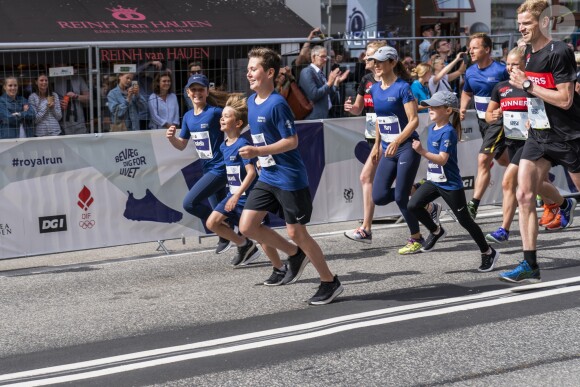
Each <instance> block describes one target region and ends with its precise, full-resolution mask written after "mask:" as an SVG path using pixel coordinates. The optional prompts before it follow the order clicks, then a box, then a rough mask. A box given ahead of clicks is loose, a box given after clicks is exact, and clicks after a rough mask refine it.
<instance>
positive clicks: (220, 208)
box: [213, 193, 246, 226]
mask: <svg viewBox="0 0 580 387" xmlns="http://www.w3.org/2000/svg"><path fill="white" fill-rule="evenodd" d="M231 197H232V195H231V194H229V193H228V196H226V197H225V199H224V200H222V201H221V202H219V203H218V205H217V206H215V208H214V209H213V210H214V211H217V212H219V213H220V214H222V215H224V216H226V217H227V218H228V219H229V220H231V221H232V223H233V224H234V225H236V226H239V224H240V217H241V216H242V211H243V210H244V205H245V204H246V198H245V197H242V198H240V200H238V204H236V208H234V210H233V211H226V203H227V202H228V200H229V199H230V198H231Z"/></svg>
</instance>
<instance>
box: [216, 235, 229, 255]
mask: <svg viewBox="0 0 580 387" xmlns="http://www.w3.org/2000/svg"><path fill="white" fill-rule="evenodd" d="M230 247H232V242H231V241H228V240H227V239H225V238H222V237H220V239H219V240H218V243H217V245H216V247H215V253H216V254H223V253H225V252H226V251H228V250H229V249H230Z"/></svg>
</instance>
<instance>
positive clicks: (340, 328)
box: [0, 277, 580, 386]
mask: <svg viewBox="0 0 580 387" xmlns="http://www.w3.org/2000/svg"><path fill="white" fill-rule="evenodd" d="M577 282H580V277H572V278H566V279H561V280H556V281H550V282H543V283H539V284H534V285H526V286H520V287H516V288H513V287H510V288H506V289H500V290H495V291H491V292H485V293H480V294H474V295H469V296H462V297H454V298H449V299H443V300H437V301H428V302H423V303H418V304H411V305H404V306H398V307H393V308H386V309H379V310H374V311H368V312H363V313H356V314H351V315H346V316H340V317H334V318H330V319H325V320H321V321H314V322H310V323H305V324H299V325H294V326H288V327H283V328H276V329H269V330H265V331H260V332H252V333H247V334H242V335H236V336H230V337H224V338H220V339H214V340H207V341H202V342H198V343H192V344H186V345H179V346H173V347H166V348H159V349H154V350H149V351H142V352H136V353H129V354H126V355H119V356H113V357H107V358H102V359H95V360H90V361H84V362H79V363H71V364H64V365H60V366H54V367H47V368H41V369H36V370H29V371H22V372H16V373H12V374H5V375H0V382H2V383H9V382H11V381H12V382H14V383H15V384H11V385H13V386H40V385H48V384H55V383H66V382H72V381H75V380H83V379H89V378H96V377H100V376H105V375H112V374H116V373H121V372H127V371H133V370H138V369H143V368H149V367H155V366H159V365H163V364H170V363H176V362H181V361H186V360H192V359H199V358H204V357H210V356H217V355H223V354H228V353H233V352H239V351H244V350H249V349H256V348H263V347H268V346H273V345H279V344H287V343H292V342H297V341H301V340H308V339H313V338H317V337H322V336H327V335H332V334H336V333H340V332H345V331H349V330H354V329H360V328H367V327H372V326H378V325H384V324H390V323H395V322H400V321H406V320H412V319H418V318H425V317H432V316H439V315H443V314H448V313H455V312H462V311H467V310H474V309H480V308H487V307H492V306H497V305H505V304H510V303H515V302H521V301H528V300H534V299H539V298H543V297H550V296H555V295H559V294H566V293H572V292H577V291H580V285H574V286H568V287H560V288H555V289H548V290H541V289H543V288H547V287H550V288H551V287H556V286H562V285H568V284H573V283H577ZM532 290H537V291H535V292H533V293H522V292H525V291H532ZM490 298H491V299H490ZM455 303H459V305H453V306H447V307H443V308H439V309H429V310H422V311H417V310H420V309H425V308H433V307H438V306H444V305H449V304H455ZM401 312H408V313H406V314H397V315H394V316H393V315H392V314H395V313H401ZM386 314H388V315H391V316H385V317H380V316H381V315H386ZM370 318H375V319H370ZM361 320H362V321H361ZM339 324H340V325H339ZM303 331H307V332H303ZM292 333H295V334H292ZM280 335H288V336H283V337H274V338H269V337H271V336H280ZM248 340H254V341H251V342H248V343H244V341H248ZM236 343H237V344H236ZM224 345H228V346H226V347H224ZM214 346H220V348H211V347H214ZM204 348H207V349H205V350H203V349H204ZM200 349H201V351H199V350H200ZM195 350H198V351H197V352H194V353H185V354H179V355H177V354H176V355H171V354H172V353H177V352H184V351H195ZM161 355H163V356H166V357H163V358H159V359H153V360H146V359H147V358H148V357H151V356H161ZM140 359H142V360H141V361H139V360H140ZM128 361H132V362H133V363H131V364H123V365H117V364H118V363H119V362H128ZM107 366H108V368H102V369H99V370H95V371H83V369H86V368H91V367H107ZM75 371H76V372H79V373H76V374H71V375H61V376H51V375H53V374H54V373H63V372H75ZM35 377H36V378H42V377H44V379H36V380H30V381H22V379H23V378H35Z"/></svg>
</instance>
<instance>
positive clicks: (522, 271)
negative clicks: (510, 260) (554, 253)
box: [499, 261, 542, 284]
mask: <svg viewBox="0 0 580 387" xmlns="http://www.w3.org/2000/svg"><path fill="white" fill-rule="evenodd" d="M499 280H500V281H504V282H510V283H529V284H533V283H537V282H540V281H541V280H542V278H541V277H540V269H539V268H538V269H532V268H531V267H530V265H529V264H528V262H526V261H521V262H520V264H519V265H518V266H517V267H516V268H515V269H513V270H511V271H504V272H503V273H500V274H499Z"/></svg>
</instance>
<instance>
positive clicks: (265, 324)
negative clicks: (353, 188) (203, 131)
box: [0, 207, 580, 386]
mask: <svg viewBox="0 0 580 387" xmlns="http://www.w3.org/2000/svg"><path fill="white" fill-rule="evenodd" d="M443 220H444V225H445V228H446V230H447V231H448V235H447V237H446V238H445V239H443V240H441V241H440V242H439V243H438V244H437V246H436V248H435V249H434V250H433V251H432V252H429V253H421V254H416V255H412V256H400V255H398V254H397V249H398V248H399V247H400V246H401V245H402V244H403V243H404V242H405V239H406V237H407V233H408V230H407V229H406V226H404V225H400V224H399V225H395V224H386V223H383V224H377V225H375V229H374V234H373V235H374V241H373V244H372V245H364V244H358V243H354V242H349V241H348V240H347V239H346V238H344V236H343V235H342V233H343V232H344V231H345V230H347V229H351V228H353V227H354V226H356V223H352V222H351V223H341V224H329V225H319V226H313V227H311V228H310V229H311V232H312V234H313V235H315V236H316V239H317V241H318V242H319V243H320V245H321V247H322V249H323V251H324V252H325V254H326V257H327V259H328V261H329V265H330V267H331V269H332V270H333V271H334V272H336V273H337V274H338V275H339V277H340V279H341V281H342V282H343V285H344V286H345V292H344V293H343V295H342V296H340V297H339V298H337V300H336V302H335V303H333V304H330V305H326V306H319V307H313V306H308V305H307V303H306V302H305V300H306V299H308V298H309V297H310V296H312V295H313V294H314V292H315V291H316V288H317V285H318V279H317V276H316V272H315V270H314V269H313V267H312V266H311V265H309V266H308V267H307V268H306V270H305V272H304V274H303V276H302V278H301V279H300V281H298V282H297V283H296V284H293V285H288V286H280V287H266V286H263V285H261V282H262V281H263V280H264V279H266V278H267V277H268V276H269V274H270V272H271V268H270V266H269V265H268V263H267V261H266V260H265V258H264V257H262V258H260V259H259V260H258V261H257V262H256V263H255V264H252V265H251V266H250V267H245V268H240V269H232V268H231V267H230V266H229V261H230V259H231V256H232V254H233V251H231V252H228V253H226V254H223V255H215V254H214V253H213V252H212V248H213V245H214V244H215V242H216V238H214V237H211V238H204V239H203V240H202V241H201V243H198V240H197V239H188V240H187V241H186V243H185V244H182V243H181V241H180V240H176V241H167V242H166V243H165V245H166V247H167V248H168V249H169V250H170V254H169V255H166V254H164V253H163V252H160V251H157V250H156V247H157V245H156V244H154V243H147V244H140V245H133V246H120V247H114V248H107V249H100V250H90V251H80V252H74V253H66V254H54V255H48V256H39V257H28V258H19V259H11V260H3V261H0V294H1V295H2V296H1V297H2V302H1V303H0V316H1V317H0V318H1V320H0V321H1V326H0V385H4V384H7V385H9V384H16V383H21V385H43V384H53V383H57V384H63V385H74V386H79V385H80V386H93V385H94V386H103V385H107V386H145V385H156V386H207V385H212V386H256V385H271V386H295V385H301V386H328V385H338V386H353V385H361V386H362V385H364V386H386V385H393V386H419V385H458V386H459V385H461V386H489V385H510V386H530V385H538V386H555V385H558V386H578V385H580V327H579V326H578V321H580V302H579V300H580V297H579V296H580V252H579V250H578V245H579V242H578V240H580V227H572V228H570V229H567V230H563V231H560V232H552V233H547V232H541V234H540V241H539V246H540V252H539V262H540V265H541V268H542V279H543V281H542V283H541V284H540V285H534V286H527V287H521V286H509V285H506V284H504V283H501V282H499V281H498V280H497V275H498V272H499V271H501V270H506V269H511V268H512V267H514V265H515V264H517V260H521V259H522V256H521V253H520V243H519V242H520V239H519V234H518V232H517V227H515V228H516V229H515V230H514V231H513V232H512V234H513V235H511V238H512V240H510V242H508V243H507V244H505V245H501V246H499V247H498V246H497V245H496V247H497V248H498V251H500V253H501V254H502V255H501V257H500V261H499V264H498V267H497V268H496V270H495V271H494V272H491V273H479V272H477V267H478V266H479V251H478V249H477V246H476V245H475V243H474V242H473V241H472V240H471V239H470V237H469V235H468V234H467V233H466V232H465V231H464V230H463V229H462V228H461V227H460V226H459V225H458V224H457V223H455V222H453V221H452V220H451V219H450V218H449V217H443ZM499 221H500V215H499V209H498V208H495V207H489V208H486V209H484V210H483V211H481V212H480V214H479V215H478V223H479V224H480V225H481V227H482V229H483V230H484V232H490V231H493V230H495V229H496V228H497V227H498V226H499Z"/></svg>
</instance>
